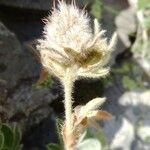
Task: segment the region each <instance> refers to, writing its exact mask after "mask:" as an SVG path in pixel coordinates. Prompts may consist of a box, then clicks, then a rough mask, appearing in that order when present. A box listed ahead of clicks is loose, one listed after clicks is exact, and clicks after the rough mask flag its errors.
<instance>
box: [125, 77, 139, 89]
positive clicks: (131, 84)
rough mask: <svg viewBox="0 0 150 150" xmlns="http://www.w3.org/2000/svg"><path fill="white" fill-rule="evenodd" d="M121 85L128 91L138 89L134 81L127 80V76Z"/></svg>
mask: <svg viewBox="0 0 150 150" xmlns="http://www.w3.org/2000/svg"><path fill="white" fill-rule="evenodd" d="M122 84H123V86H124V88H127V89H130V90H132V89H135V88H137V87H138V85H137V83H136V82H135V81H134V80H132V79H131V78H129V77H128V76H124V77H123V79H122Z"/></svg>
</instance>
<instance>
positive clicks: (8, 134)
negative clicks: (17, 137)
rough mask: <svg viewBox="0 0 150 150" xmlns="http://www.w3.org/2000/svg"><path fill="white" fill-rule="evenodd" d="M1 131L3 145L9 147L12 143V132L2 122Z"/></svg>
mask: <svg viewBox="0 0 150 150" xmlns="http://www.w3.org/2000/svg"><path fill="white" fill-rule="evenodd" d="M1 131H2V133H3V135H4V147H6V148H8V147H9V148H10V147H12V145H13V132H12V130H11V128H10V127H9V126H8V125H7V124H3V126H2V128H1Z"/></svg>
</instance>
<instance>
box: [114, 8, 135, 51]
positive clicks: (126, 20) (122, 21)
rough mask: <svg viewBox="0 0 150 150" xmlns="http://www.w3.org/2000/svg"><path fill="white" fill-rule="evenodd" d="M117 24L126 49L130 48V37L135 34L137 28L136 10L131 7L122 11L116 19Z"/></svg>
mask: <svg viewBox="0 0 150 150" xmlns="http://www.w3.org/2000/svg"><path fill="white" fill-rule="evenodd" d="M115 24H116V27H117V33H118V36H119V39H120V40H121V42H122V44H123V45H124V49H127V48H129V47H130V46H131V41H130V39H129V35H130V34H131V33H135V32H136V28H137V25H136V16H135V10H134V9H132V8H131V7H129V8H127V9H125V10H123V11H121V12H120V14H119V15H118V16H117V17H116V19H115Z"/></svg>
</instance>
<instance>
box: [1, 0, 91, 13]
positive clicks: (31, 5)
mask: <svg viewBox="0 0 150 150" xmlns="http://www.w3.org/2000/svg"><path fill="white" fill-rule="evenodd" d="M91 1H92V0H82V1H78V2H77V4H78V5H80V6H81V7H83V6H84V5H85V4H87V3H90V2H91ZM69 2H70V1H69ZM53 3H54V0H44V2H43V0H9V1H6V0H1V1H0V5H4V6H9V7H18V8H23V9H34V10H42V11H49V10H50V9H51V8H52V6H53ZM55 3H57V2H55Z"/></svg>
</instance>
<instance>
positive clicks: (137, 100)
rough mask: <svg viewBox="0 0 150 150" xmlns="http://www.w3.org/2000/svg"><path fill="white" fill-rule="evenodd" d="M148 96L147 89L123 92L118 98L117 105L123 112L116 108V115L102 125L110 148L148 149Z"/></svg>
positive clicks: (149, 128) (149, 111)
mask: <svg viewBox="0 0 150 150" xmlns="http://www.w3.org/2000/svg"><path fill="white" fill-rule="evenodd" d="M149 97H150V91H149V90H147V91H142V90H140V91H130V92H125V93H124V94H123V95H122V96H121V97H120V98H119V101H118V105H120V106H123V107H124V112H123V113H120V111H119V110H118V115H114V116H115V117H114V118H113V119H112V120H110V121H107V122H106V123H104V127H103V130H104V133H105V135H106V136H107V139H108V142H109V143H110V147H111V149H112V150H114V149H121V150H137V149H138V150H149V148H150V141H149V138H150V134H149V130H150V105H149ZM116 109H117V107H116ZM116 113H117V111H116Z"/></svg>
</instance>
